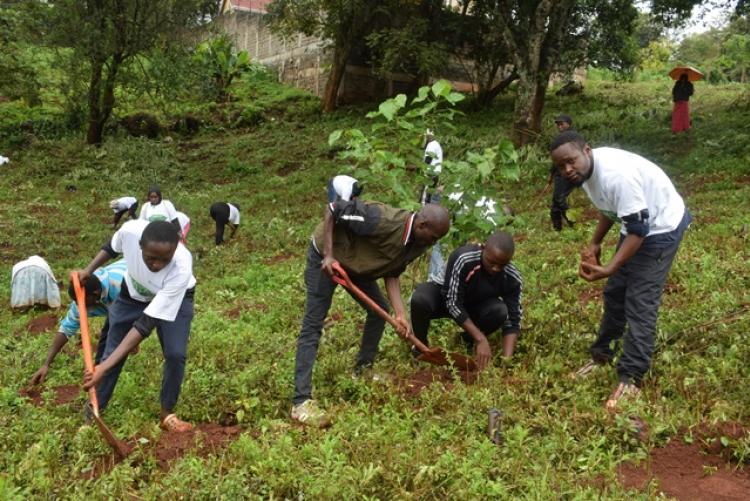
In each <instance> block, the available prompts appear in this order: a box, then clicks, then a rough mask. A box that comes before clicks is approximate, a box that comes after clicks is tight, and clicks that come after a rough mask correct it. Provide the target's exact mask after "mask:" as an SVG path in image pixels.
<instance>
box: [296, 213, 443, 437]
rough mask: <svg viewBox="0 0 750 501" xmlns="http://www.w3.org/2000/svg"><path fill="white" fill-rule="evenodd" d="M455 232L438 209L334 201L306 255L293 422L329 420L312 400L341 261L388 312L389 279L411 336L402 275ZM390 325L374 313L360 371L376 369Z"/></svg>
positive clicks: (400, 320)
mask: <svg viewBox="0 0 750 501" xmlns="http://www.w3.org/2000/svg"><path fill="white" fill-rule="evenodd" d="M449 229H450V216H449V214H448V211H447V210H446V209H445V208H444V207H441V206H439V205H435V204H428V205H425V206H424V207H422V209H421V210H420V211H419V212H417V213H413V212H410V211H407V210H403V209H396V208H393V207H389V206H387V205H385V204H382V203H378V202H362V201H360V200H353V201H345V200H339V201H336V202H333V203H329V204H328V206H327V208H326V212H325V219H324V221H323V222H322V223H320V224H319V225H318V227H317V228H316V229H315V232H314V233H313V237H312V241H311V243H310V246H309V249H308V252H307V266H306V268H305V285H306V287H307V297H306V301H305V316H304V318H303V320H302V328H301V330H300V334H299V338H298V340H297V356H296V362H295V374H294V386H295V393H294V398H293V400H292V403H293V407H292V419H293V420H294V421H297V422H300V423H302V424H306V425H312V426H319V427H323V426H327V425H328V424H329V423H330V420H329V418H328V415H327V414H326V412H325V411H324V410H322V409H320V408H319V407H318V405H317V404H316V402H315V401H314V400H313V399H312V372H313V366H314V365H315V358H316V356H317V352H318V343H319V342H320V337H321V334H322V329H323V322H324V320H325V317H326V314H327V313H328V309H329V308H330V307H331V301H332V299H333V292H334V290H335V289H336V283H335V282H334V281H333V280H331V275H332V274H333V269H332V265H333V263H334V262H336V261H338V262H339V263H340V264H341V266H342V267H343V268H344V269H345V270H346V272H347V274H348V275H349V277H350V278H351V279H352V281H353V282H354V283H355V284H356V285H357V286H358V287H359V288H360V289H362V290H363V291H364V292H365V293H366V294H367V295H369V296H370V297H371V298H372V299H373V300H374V301H375V302H376V303H377V304H378V305H380V306H381V307H382V308H383V309H385V310H387V309H388V303H387V302H386V300H385V298H384V297H383V294H382V293H381V292H380V288H379V287H378V285H377V283H376V280H377V279H379V278H383V279H385V288H386V292H387V294H388V298H389V299H390V303H391V305H392V306H393V309H394V311H395V314H396V322H397V323H398V324H399V325H400V328H399V333H400V334H402V335H405V334H406V333H409V332H411V325H410V324H409V321H408V320H407V317H406V310H405V308H404V304H403V301H402V299H401V291H400V282H399V278H398V277H399V275H401V273H403V271H404V270H405V269H406V266H407V265H408V264H409V263H410V262H412V261H413V260H415V259H416V258H417V257H419V256H420V255H422V254H423V253H424V252H425V251H426V250H427V249H428V248H429V247H430V246H432V245H433V244H434V243H435V242H437V241H438V240H439V239H440V238H442V237H443V236H444V235H445V234H446V233H448V230H449ZM355 299H356V298H355ZM358 302H359V301H358ZM360 304H362V303H361V302H360ZM384 328H385V321H384V320H383V319H382V318H380V317H379V316H378V315H377V314H375V313H374V312H372V311H368V312H367V320H366V321H365V326H364V332H363V336H362V344H361V347H360V351H359V355H358V356H357V361H356V365H355V373H360V372H361V371H362V370H363V369H365V368H367V367H370V366H372V364H373V362H374V360H375V355H376V353H377V350H378V344H379V343H380V338H381V337H382V335H383V329H384Z"/></svg>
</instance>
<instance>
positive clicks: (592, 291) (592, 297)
mask: <svg viewBox="0 0 750 501" xmlns="http://www.w3.org/2000/svg"><path fill="white" fill-rule="evenodd" d="M603 295H604V289H603V288H602V287H591V288H588V289H584V290H583V291H581V293H580V294H578V302H579V303H580V304H581V306H586V305H587V304H589V302H591V301H598V302H600V301H601V300H602V296H603Z"/></svg>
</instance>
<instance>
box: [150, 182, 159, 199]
mask: <svg viewBox="0 0 750 501" xmlns="http://www.w3.org/2000/svg"><path fill="white" fill-rule="evenodd" d="M152 193H156V194H157V195H159V196H160V197H161V188H159V185H158V184H150V185H149V186H148V193H146V194H147V195H150V194H152Z"/></svg>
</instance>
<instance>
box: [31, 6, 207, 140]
mask: <svg viewBox="0 0 750 501" xmlns="http://www.w3.org/2000/svg"><path fill="white" fill-rule="evenodd" d="M42 3H47V4H49V9H50V11H49V40H50V42H51V43H52V44H54V45H56V46H59V47H66V48H70V49H72V51H73V56H74V61H75V62H76V63H77V64H78V65H85V67H86V69H87V72H88V75H89V76H88V88H87V93H88V96H87V114H88V131H87V133H86V141H87V142H88V143H89V144H101V142H102V138H103V131H104V126H105V124H106V122H107V120H108V119H109V117H110V115H111V113H112V110H113V109H114V107H115V104H116V102H115V89H116V86H117V83H118V78H119V77H120V74H121V69H122V68H123V65H124V64H126V63H127V62H129V61H130V60H131V59H133V58H134V57H136V56H138V55H140V54H144V53H146V52H148V51H149V50H151V49H153V48H154V47H157V46H159V45H160V44H168V43H174V42H182V41H183V40H186V37H185V38H184V37H183V34H184V33H185V31H186V30H187V29H189V28H192V27H195V26H198V25H200V24H202V23H205V22H206V21H207V19H208V17H207V16H208V15H210V14H212V13H214V12H215V9H216V7H217V4H216V2H215V0H162V1H159V2H154V1H153V0H49V1H47V2H42Z"/></svg>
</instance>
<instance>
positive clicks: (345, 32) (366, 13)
mask: <svg viewBox="0 0 750 501" xmlns="http://www.w3.org/2000/svg"><path fill="white" fill-rule="evenodd" d="M267 9H268V14H269V18H268V19H269V21H270V23H271V27H272V28H273V29H275V30H276V31H277V32H279V33H281V34H283V35H290V34H293V33H304V34H305V35H308V36H317V37H319V38H321V39H323V40H325V41H326V42H327V43H328V45H329V47H330V49H331V50H332V52H333V54H332V60H331V71H330V73H329V74H328V80H327V81H326V87H325V90H324V92H323V111H324V112H326V113H329V112H332V111H334V110H335V109H336V104H337V103H336V98H337V97H338V93H339V86H340V85H341V79H342V78H343V76H344V70H345V69H346V63H347V61H348V60H349V58H350V56H351V54H352V50H353V49H354V47H355V44H357V43H361V41H362V40H364V39H365V37H366V36H367V35H368V34H369V33H370V32H371V31H372V28H373V23H374V20H375V15H376V14H377V13H378V12H379V11H380V10H381V9H382V7H381V6H380V5H379V2H371V1H368V0H274V1H273V2H271V3H270V4H268V7H267Z"/></svg>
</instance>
